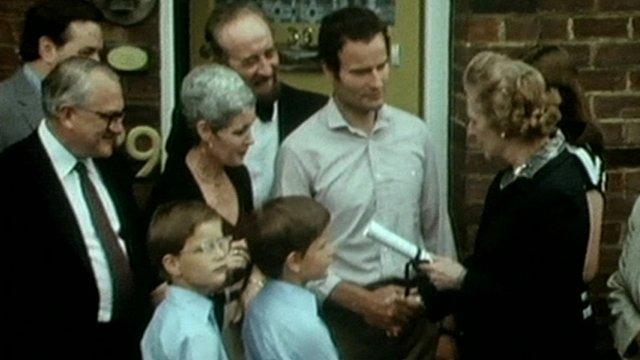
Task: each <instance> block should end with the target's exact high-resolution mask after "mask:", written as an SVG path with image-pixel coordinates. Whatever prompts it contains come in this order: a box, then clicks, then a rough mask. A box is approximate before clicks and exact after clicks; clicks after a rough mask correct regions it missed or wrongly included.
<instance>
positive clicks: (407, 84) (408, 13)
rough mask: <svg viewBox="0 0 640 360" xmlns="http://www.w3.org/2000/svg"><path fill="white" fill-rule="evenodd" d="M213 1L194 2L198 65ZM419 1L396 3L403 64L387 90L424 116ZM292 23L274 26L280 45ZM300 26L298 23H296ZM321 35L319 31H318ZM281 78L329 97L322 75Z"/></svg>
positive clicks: (395, 34)
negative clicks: (205, 27)
mask: <svg viewBox="0 0 640 360" xmlns="http://www.w3.org/2000/svg"><path fill="white" fill-rule="evenodd" d="M213 3H214V1H213V0H195V1H192V9H191V15H192V20H191V40H192V46H191V54H192V57H191V58H192V59H193V63H194V64H199V63H202V62H204V61H205V60H204V59H202V58H201V57H200V55H199V49H200V46H201V45H202V42H203V41H204V39H203V28H204V25H205V23H206V20H207V17H208V15H209V12H210V11H211V9H212V8H213ZM423 6H424V4H423V3H422V1H419V0H407V1H396V22H395V25H394V26H393V27H392V28H391V29H390V31H391V42H392V44H399V45H400V65H399V66H397V67H396V66H393V67H392V69H391V80H390V81H389V86H388V89H387V90H388V91H387V102H388V103H389V104H392V105H394V106H397V107H399V108H402V109H404V110H407V111H409V112H411V113H413V114H416V115H421V114H422V113H423V110H422V106H421V103H422V98H423V92H422V91H423V90H422V89H423V86H422V83H423V81H422V79H423V75H422V69H423V60H422V54H423V34H424V30H423V29H424V28H423V22H422V14H423V9H422V7H423ZM291 25H292V24H274V32H275V38H276V42H277V43H281V42H282V43H284V42H285V41H286V38H287V31H286V28H287V27H288V26H291ZM293 25H294V26H296V27H300V26H299V25H298V24H293ZM315 33H316V35H317V31H316V32H315ZM281 78H282V79H283V80H284V81H286V82H288V83H290V84H292V85H294V86H297V87H300V88H303V89H308V90H312V91H317V92H322V93H325V94H329V93H330V92H331V84H330V82H329V80H328V79H326V78H325V76H324V75H323V74H322V72H305V73H299V72H285V71H282V72H281Z"/></svg>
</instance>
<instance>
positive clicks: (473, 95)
mask: <svg viewBox="0 0 640 360" xmlns="http://www.w3.org/2000/svg"><path fill="white" fill-rule="evenodd" d="M463 79H464V80H463V81H464V90H465V92H466V94H467V101H470V102H471V101H476V102H477V104H478V105H479V108H480V109H481V112H482V115H484V116H486V118H487V120H488V122H489V126H490V127H492V128H493V129H495V130H496V131H497V132H498V133H500V134H504V137H515V138H521V139H523V140H534V139H538V138H541V137H546V136H549V135H551V134H552V133H554V132H555V130H556V124H557V123H558V121H560V117H561V114H560V110H558V105H560V102H561V99H560V95H559V94H558V91H557V90H556V89H549V90H547V89H546V85H545V81H544V78H543V77H542V75H541V74H540V72H539V71H538V70H536V69H535V68H534V67H532V66H530V65H528V64H526V63H524V62H522V61H518V60H512V59H510V58H509V57H507V56H505V55H502V54H498V53H495V52H491V51H484V52H481V53H479V54H477V55H476V56H474V57H473V59H471V61H470V62H469V65H467V68H466V70H465V72H464V78H463Z"/></svg>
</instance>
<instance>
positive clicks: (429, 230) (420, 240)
mask: <svg viewBox="0 0 640 360" xmlns="http://www.w3.org/2000/svg"><path fill="white" fill-rule="evenodd" d="M433 150H434V149H433V145H432V142H431V136H430V133H429V131H428V129H427V126H426V124H425V122H424V121H422V120H420V119H419V118H417V117H415V116H413V115H411V114H409V113H407V112H404V111H402V110H400V109H396V108H394V107H391V106H388V105H384V106H383V107H382V108H381V109H380V110H379V111H378V118H377V121H376V124H375V127H374V129H373V131H372V133H371V134H365V133H364V132H363V131H362V130H360V129H357V128H354V127H352V126H351V125H349V123H348V122H347V121H346V120H345V119H344V117H343V116H342V114H341V113H340V111H339V110H338V108H337V106H336V104H335V102H334V100H333V99H332V100H330V101H329V103H328V104H327V105H326V106H325V107H324V108H322V109H320V110H319V111H318V112H317V113H315V114H314V115H313V116H311V117H310V118H309V119H308V120H307V121H305V122H304V123H303V124H302V125H300V127H298V128H297V129H296V130H295V131H294V132H293V133H291V134H290V135H289V136H288V137H287V139H286V140H285V141H284V142H283V143H282V146H281V147H280V152H279V155H278V164H277V170H276V172H277V182H276V186H275V189H276V193H277V194H278V195H307V196H311V197H313V198H314V199H316V200H318V201H319V202H320V203H322V204H323V205H324V206H326V207H327V209H328V210H329V212H330V213H331V224H330V226H329V230H330V236H331V238H332V240H333V244H334V246H335V249H336V256H335V258H334V262H333V263H332V264H331V266H330V267H329V275H328V277H327V278H326V279H325V280H324V281H320V282H317V283H315V284H310V285H312V286H313V288H314V289H315V290H316V292H317V295H319V296H320V298H321V299H324V297H326V296H328V295H329V293H330V292H331V291H332V290H333V288H334V287H335V286H336V285H337V284H338V283H339V282H340V281H343V280H344V281H348V282H352V283H355V284H359V285H368V284H371V283H375V282H378V281H382V280H388V279H392V278H403V277H404V266H405V264H406V262H407V261H408V259H406V258H404V257H403V256H402V255H399V254H397V253H395V252H394V251H392V250H390V249H388V248H386V247H384V246H382V245H380V244H379V243H377V242H375V241H373V240H371V239H369V238H367V237H365V236H364V234H363V232H364V229H365V227H366V226H367V224H368V223H369V222H370V221H371V220H375V221H376V222H378V223H380V224H382V225H383V226H385V227H387V228H389V229H390V230H392V231H393V232H395V233H397V234H398V235H400V236H402V237H404V238H406V239H408V240H410V241H412V242H413V243H414V244H416V245H418V246H420V247H422V248H425V249H427V250H429V251H431V252H433V253H435V254H438V255H446V256H450V257H455V256H456V249H455V245H454V242H453V236H452V233H451V225H450V223H449V215H448V212H447V206H446V199H440V197H439V192H438V170H437V168H436V160H435V157H434V151H433Z"/></svg>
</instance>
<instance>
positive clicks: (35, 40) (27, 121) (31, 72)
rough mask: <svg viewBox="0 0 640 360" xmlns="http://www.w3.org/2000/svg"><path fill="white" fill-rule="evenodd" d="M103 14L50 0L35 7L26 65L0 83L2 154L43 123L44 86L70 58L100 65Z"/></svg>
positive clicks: (24, 44) (25, 38)
mask: <svg viewBox="0 0 640 360" xmlns="http://www.w3.org/2000/svg"><path fill="white" fill-rule="evenodd" d="M101 19H102V14H101V13H100V11H99V10H98V9H97V8H95V7H94V6H93V5H92V4H91V3H90V2H87V1H80V0H48V1H42V2H39V3H38V4H37V5H34V6H33V7H31V8H30V9H29V10H28V11H27V13H26V15H25V21H24V30H23V32H22V36H21V39H20V58H21V60H22V61H23V62H24V65H23V66H22V67H20V69H18V70H17V71H16V72H15V73H14V74H13V75H12V76H11V77H10V78H9V79H7V80H5V81H3V82H0V152H1V151H3V150H4V149H5V148H6V147H8V146H9V145H11V144H13V143H16V142H18V141H19V140H21V139H24V138H25V137H27V135H29V134H30V133H31V132H32V131H34V130H35V129H36V127H38V124H39V123H40V120H42V118H43V117H44V113H43V111H42V104H41V96H40V91H41V82H42V79H44V77H45V76H47V74H48V73H49V72H50V71H51V69H53V68H54V67H55V66H56V64H58V63H59V62H60V61H62V60H64V59H66V58H68V57H71V56H83V57H87V58H92V59H95V60H99V59H100V51H102V48H103V39H102V30H101V28H100V25H99V23H98V22H99V21H101Z"/></svg>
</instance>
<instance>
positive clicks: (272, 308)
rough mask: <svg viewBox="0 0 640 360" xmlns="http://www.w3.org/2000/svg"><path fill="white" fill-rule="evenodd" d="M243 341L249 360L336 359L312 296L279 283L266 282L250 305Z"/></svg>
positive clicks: (298, 287)
mask: <svg viewBox="0 0 640 360" xmlns="http://www.w3.org/2000/svg"><path fill="white" fill-rule="evenodd" d="M242 338H243V340H244V347H245V352H246V357H247V359H248V360H261V359H291V360H294V359H316V360H327V359H338V354H337V352H336V348H335V346H334V345H333V342H332V341H331V337H330V336H329V331H328V330H327V327H326V325H325V324H324V323H323V322H322V320H321V319H320V317H319V316H318V307H317V302H316V298H315V295H313V293H311V292H310V291H309V290H307V289H305V288H303V287H301V286H297V285H294V284H290V283H287V282H284V281H280V280H269V281H268V282H267V284H266V285H265V286H264V288H263V289H262V290H261V291H260V292H259V293H258V295H256V297H255V298H254V299H253V300H252V301H251V305H250V306H249V311H248V312H247V316H246V318H245V321H244V325H243V328H242Z"/></svg>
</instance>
